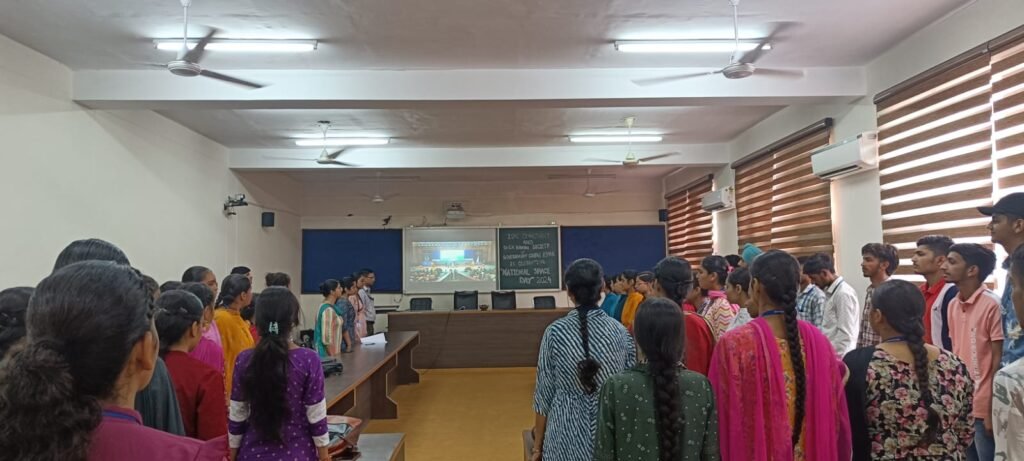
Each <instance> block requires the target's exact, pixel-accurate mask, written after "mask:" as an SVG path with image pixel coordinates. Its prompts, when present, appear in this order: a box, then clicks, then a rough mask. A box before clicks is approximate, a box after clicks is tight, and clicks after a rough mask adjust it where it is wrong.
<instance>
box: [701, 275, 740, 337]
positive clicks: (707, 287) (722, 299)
mask: <svg viewBox="0 0 1024 461" xmlns="http://www.w3.org/2000/svg"><path fill="white" fill-rule="evenodd" d="M728 275H729V263H728V262H727V261H726V260H725V258H723V257H721V256H715V255H712V256H708V257H706V258H704V259H703V260H701V262H700V266H697V283H698V284H699V285H700V288H701V289H702V290H704V291H706V292H707V294H708V297H707V302H706V303H705V304H704V306H703V307H702V308H701V309H700V311H699V313H700V315H703V316H704V318H706V319H708V323H710V324H711V331H712V332H713V333H714V334H715V337H716V338H719V337H721V336H722V333H725V330H727V329H728V328H729V324H731V323H732V319H734V318H736V313H737V312H738V311H739V310H740V307H739V306H738V305H736V304H732V303H730V302H729V300H728V298H727V296H726V294H725V290H724V289H723V288H725V282H726V277H728Z"/></svg>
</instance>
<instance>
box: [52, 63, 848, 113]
mask: <svg viewBox="0 0 1024 461" xmlns="http://www.w3.org/2000/svg"><path fill="white" fill-rule="evenodd" d="M218 70H219V71H221V70H220V69H218ZM710 70H713V69H693V68H676V69H671V68H668V69H525V70H524V69H498V70H415V71H402V70H374V71H328V70H304V71H278V70H237V71H227V70H223V72H224V73H226V74H230V75H233V76H237V77H241V78H245V79H250V80H253V81H256V82H262V83H266V84H268V86H267V87H265V88H261V89H258V90H247V89H244V88H239V87H237V86H233V85H230V84H226V83H223V82H219V81H216V80H212V79H205V78H186V77H177V76H173V75H171V74H170V73H168V72H166V71H162V70H80V71H76V72H75V73H74V81H73V86H72V94H73V99H74V100H75V101H77V102H79V103H81V104H84V105H86V106H88V107H93V108H97V109H157V110H159V109H171V108H183V107H188V108H197V109H203V108H209V109H214V108H217V109H308V108H388V107H394V108H407V107H415V106H416V105H417V104H431V105H433V104H438V103H441V104H443V103H460V104H465V103H466V102H467V101H479V102H481V103H487V104H493V103H501V102H514V103H516V104H517V105H518V106H521V105H522V102H523V101H533V102H535V103H536V104H538V105H540V106H544V105H553V106H557V107H601V106H603V107H608V106H621V107H628V106H650V105H716V104H726V105H785V104H793V103H808V102H819V103H820V102H824V101H823V100H831V101H835V100H837V99H836V98H840V99H849V98H854V97H859V96H863V95H864V94H865V91H866V89H865V79H864V72H863V69H862V68H859V67H824V68H810V69H806V70H805V74H804V76H803V77H801V78H794V79H785V78H774V77H760V76H758V75H756V74H755V75H754V76H753V77H750V78H747V79H743V80H728V79H726V78H724V77H722V76H720V75H713V76H705V77H698V78H691V79H687V80H680V81H675V82H671V83H665V84H660V85H651V86H640V85H636V84H634V83H633V82H632V80H634V79H645V78H657V77H665V76H669V75H675V74H686V73H692V72H695V71H710Z"/></svg>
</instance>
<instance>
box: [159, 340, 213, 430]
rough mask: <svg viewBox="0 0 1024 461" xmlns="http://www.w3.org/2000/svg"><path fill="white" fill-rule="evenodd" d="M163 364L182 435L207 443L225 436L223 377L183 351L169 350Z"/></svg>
mask: <svg viewBox="0 0 1024 461" xmlns="http://www.w3.org/2000/svg"><path fill="white" fill-rule="evenodd" d="M164 363H166V364H167V371H168V372H170V374H171V381H173V382H174V393H175V394H176V395H177V396H178V406H179V407H181V421H182V422H183V423H184V424H185V435H188V436H189V437H192V438H196V439H199V440H210V439H214V438H217V437H220V436H222V435H224V434H227V433H228V404H227V402H226V401H225V397H224V395H225V393H224V377H223V376H221V374H220V373H217V371H216V370H214V369H213V368H212V367H210V366H209V365H207V364H205V363H203V362H202V361H199V360H196V359H194V358H192V357H191V356H189V355H188V354H186V353H184V352H179V351H170V352H168V353H167V355H164Z"/></svg>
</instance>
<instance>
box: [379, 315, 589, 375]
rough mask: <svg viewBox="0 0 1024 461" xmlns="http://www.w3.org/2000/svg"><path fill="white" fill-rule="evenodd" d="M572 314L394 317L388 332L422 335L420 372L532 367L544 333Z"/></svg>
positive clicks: (415, 362) (417, 362)
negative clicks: (443, 369)
mask: <svg viewBox="0 0 1024 461" xmlns="http://www.w3.org/2000/svg"><path fill="white" fill-rule="evenodd" d="M569 310H570V309H567V308H565V309H516V310H507V311H506V310H499V311H402V312H393V313H390V314H388V331H390V332H392V333H399V332H406V333H408V332H419V335H420V340H419V347H418V348H417V349H416V354H415V356H414V357H413V361H412V365H413V367H415V368H419V369H431V368H502V367H533V366H537V353H538V352H539V351H540V341H541V338H542V337H543V336H544V329H546V328H547V327H548V325H550V324H551V323H552V322H554V321H555V320H557V319H559V318H562V317H565V315H566V314H568V313H569Z"/></svg>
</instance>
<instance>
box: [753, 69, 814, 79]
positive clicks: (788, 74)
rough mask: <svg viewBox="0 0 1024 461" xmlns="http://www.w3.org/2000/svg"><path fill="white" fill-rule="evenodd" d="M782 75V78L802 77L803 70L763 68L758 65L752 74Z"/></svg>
mask: <svg viewBox="0 0 1024 461" xmlns="http://www.w3.org/2000/svg"><path fill="white" fill-rule="evenodd" d="M758 75H761V76H765V77H782V78H803V76H804V71H802V70H799V69H763V68H760V67H758V68H757V70H756V71H754V76H758Z"/></svg>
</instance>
